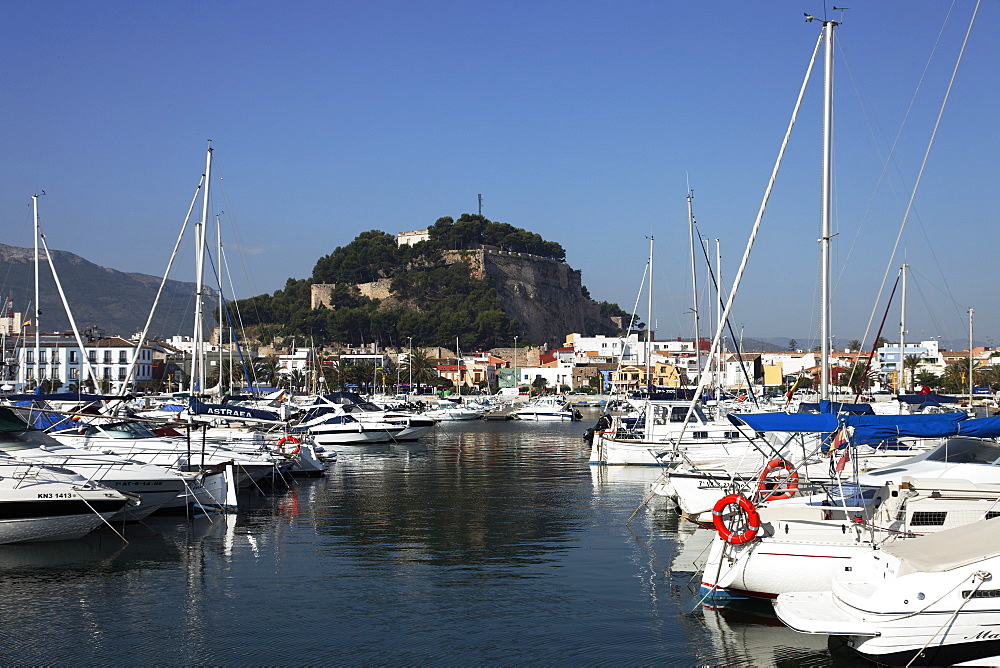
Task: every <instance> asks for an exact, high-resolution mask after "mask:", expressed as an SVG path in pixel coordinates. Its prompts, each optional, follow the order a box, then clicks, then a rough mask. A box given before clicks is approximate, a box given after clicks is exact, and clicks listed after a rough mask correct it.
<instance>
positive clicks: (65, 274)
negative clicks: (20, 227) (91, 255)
mask: <svg viewBox="0 0 1000 668" xmlns="http://www.w3.org/2000/svg"><path fill="white" fill-rule="evenodd" d="M52 262H53V264H55V267H56V271H57V272H58V273H59V281H60V282H61V283H62V287H63V290H64V291H65V292H66V299H67V301H69V305H70V308H71V309H72V311H73V317H74V318H75V319H76V324H77V326H79V327H80V328H81V329H85V328H87V327H92V326H96V327H99V328H101V329H102V330H104V332H105V333H106V334H111V335H113V334H118V335H122V336H129V335H131V334H133V333H135V332H138V331H140V330H141V329H142V327H143V325H144V324H145V323H146V318H147V317H149V309H150V308H151V307H152V305H153V299H154V298H155V297H156V291H157V289H158V288H159V285H160V278H157V277H155V276H149V275H147V274H131V273H125V272H121V271H117V270H115V269H108V268H107V267H101V266H99V265H96V264H94V263H93V262H88V261H87V260H85V259H83V258H82V257H80V256H79V255H75V254H73V253H70V252H67V251H57V250H53V251H52ZM39 277H40V283H41V288H40V293H41V299H40V301H41V311H42V317H41V327H42V331H43V332H54V331H64V330H67V329H69V327H70V324H69V319H68V318H67V317H66V311H65V309H64V308H63V306H62V301H61V300H60V299H59V293H58V291H57V290H56V286H55V282H54V281H53V280H52V272H51V270H50V269H49V266H48V262H46V261H45V260H44V259H43V260H42V265H41V267H40V268H39ZM34 280H35V279H34V250H33V249H30V248H18V247H16V246H7V245H5V244H0V299H5V298H6V297H8V296H10V297H13V299H14V310H15V311H18V312H21V313H25V314H26V315H25V317H26V318H27V317H28V315H29V312H30V311H33V310H34V309H33V308H32V307H31V300H32V299H34V291H35V288H34V285H35V283H34ZM194 291H195V284H194V283H185V282H182V281H168V282H167V284H166V286H165V287H164V292H163V297H162V298H161V301H160V308H159V309H157V311H158V313H157V317H156V318H154V320H153V327H152V329H151V331H150V334H151V335H152V336H154V337H160V338H163V337H168V336H172V335H174V334H190V333H191V328H192V322H191V320H190V317H188V316H187V315H185V314H187V313H191V312H192V311H193V304H194ZM206 324H208V323H206Z"/></svg>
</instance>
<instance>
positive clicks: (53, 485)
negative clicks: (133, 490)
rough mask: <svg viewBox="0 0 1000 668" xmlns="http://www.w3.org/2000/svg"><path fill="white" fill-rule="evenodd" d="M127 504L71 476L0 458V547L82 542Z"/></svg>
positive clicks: (129, 498) (115, 493) (133, 499)
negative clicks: (35, 543)
mask: <svg viewBox="0 0 1000 668" xmlns="http://www.w3.org/2000/svg"><path fill="white" fill-rule="evenodd" d="M130 503H137V497H135V496H133V495H126V494H122V493H121V492H119V491H117V490H113V489H109V488H107V487H102V486H100V485H98V484H96V483H94V482H91V481H88V480H86V479H85V478H84V477H83V476H81V475H79V474H77V473H74V472H73V471H69V470H66V469H62V470H60V469H58V468H56V467H52V466H43V465H41V464H37V463H31V462H26V461H24V460H20V459H15V458H13V457H10V456H0V543H22V542H37V541H48V540H71V539H75V538H82V537H83V536H85V535H87V534H88V533H90V532H91V531H93V530H94V529H96V528H97V527H98V526H100V525H101V524H104V523H106V522H108V521H110V519H111V518H112V517H113V516H114V515H116V514H117V513H119V512H121V510H122V509H123V508H124V507H125V506H126V505H127V504H130Z"/></svg>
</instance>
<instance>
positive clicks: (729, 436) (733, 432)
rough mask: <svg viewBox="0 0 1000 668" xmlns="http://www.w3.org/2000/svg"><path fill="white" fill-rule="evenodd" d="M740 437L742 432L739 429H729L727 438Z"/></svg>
mask: <svg viewBox="0 0 1000 668" xmlns="http://www.w3.org/2000/svg"><path fill="white" fill-rule="evenodd" d="M739 437H740V432H738V431H727V432H726V438H739Z"/></svg>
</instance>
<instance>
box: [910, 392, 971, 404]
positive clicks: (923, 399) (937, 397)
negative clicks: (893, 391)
mask: <svg viewBox="0 0 1000 668" xmlns="http://www.w3.org/2000/svg"><path fill="white" fill-rule="evenodd" d="M896 399H898V400H899V401H902V402H903V403H904V404H926V403H928V402H937V403H939V404H957V403H958V397H950V396H948V395H947V394H934V393H933V392H932V393H930V394H900V395H898V396H897V397H896Z"/></svg>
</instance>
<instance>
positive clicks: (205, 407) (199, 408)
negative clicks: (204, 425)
mask: <svg viewBox="0 0 1000 668" xmlns="http://www.w3.org/2000/svg"><path fill="white" fill-rule="evenodd" d="M188 410H189V411H191V414H192V415H212V416H215V417H222V418H234V419H236V420H260V421H262V422H278V421H279V420H278V414H277V413H272V412H271V411H262V410H259V409H256V408H244V407H243V406H223V405H221V404H204V403H202V402H200V401H198V400H197V399H195V398H194V397H191V399H190V403H189V404H188Z"/></svg>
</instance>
